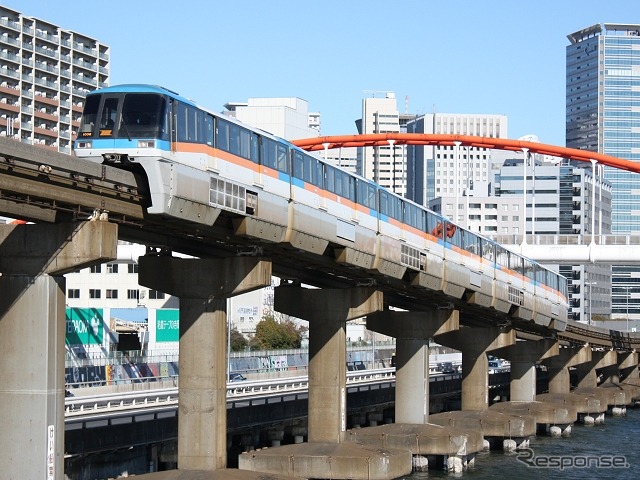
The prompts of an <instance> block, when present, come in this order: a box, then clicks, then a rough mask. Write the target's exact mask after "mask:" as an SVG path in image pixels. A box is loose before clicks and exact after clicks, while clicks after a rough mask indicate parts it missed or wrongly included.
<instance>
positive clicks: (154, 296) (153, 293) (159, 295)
mask: <svg viewBox="0 0 640 480" xmlns="http://www.w3.org/2000/svg"><path fill="white" fill-rule="evenodd" d="M163 298H164V293H163V292H159V291H157V290H149V299H151V300H160V299H163Z"/></svg>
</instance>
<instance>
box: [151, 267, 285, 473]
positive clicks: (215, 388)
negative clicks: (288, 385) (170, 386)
mask: <svg viewBox="0 0 640 480" xmlns="http://www.w3.org/2000/svg"><path fill="white" fill-rule="evenodd" d="M139 281H140V284H141V285H145V286H147V287H149V288H153V289H156V290H158V291H161V292H166V293H170V294H171V295H175V296H178V297H179V298H180V386H179V400H178V472H171V473H169V472H162V473H151V474H148V475H142V476H140V478H145V479H154V480H155V479H158V478H162V479H165V478H179V479H191V478H194V479H195V478H198V479H200V478H252V477H249V476H239V475H241V473H239V472H237V471H235V470H231V469H229V470H227V469H226V465H227V357H226V352H227V311H226V309H227V302H226V300H227V298H228V297H231V296H234V295H239V294H241V293H245V292H249V291H252V290H256V289H258V288H262V287H265V286H268V285H270V284H271V263H270V262H268V261H265V260H261V259H259V258H254V257H237V258H226V259H222V260H218V259H184V258H177V257H172V256H170V255H166V254H165V255H151V254H147V255H145V256H144V257H140V259H139ZM214 471H218V472H220V473H216V474H215V475H214V474H213V473H214ZM200 472H209V473H207V474H204V473H203V474H202V475H203V476H198V475H200ZM172 475H173V476H172ZM253 478H259V477H253ZM274 478H286V477H274Z"/></svg>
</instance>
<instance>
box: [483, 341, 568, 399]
mask: <svg viewBox="0 0 640 480" xmlns="http://www.w3.org/2000/svg"><path fill="white" fill-rule="evenodd" d="M558 352H559V344H558V342H556V341H554V340H548V339H542V340H537V341H533V340H522V341H518V342H517V343H516V344H515V345H511V346H509V347H505V348H502V349H499V350H496V351H494V354H495V355H496V356H498V357H500V358H505V359H507V360H509V361H510V362H511V386H510V394H511V395H510V397H511V398H510V399H511V401H512V402H533V401H535V399H536V365H537V364H538V363H539V362H540V361H542V360H544V359H545V358H549V357H553V356H555V355H558Z"/></svg>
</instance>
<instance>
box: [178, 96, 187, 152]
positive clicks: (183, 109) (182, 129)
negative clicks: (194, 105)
mask: <svg viewBox="0 0 640 480" xmlns="http://www.w3.org/2000/svg"><path fill="white" fill-rule="evenodd" d="M176 130H177V131H178V141H179V142H186V141H187V138H188V135H187V106H186V105H185V104H183V103H178V104H177V105H176Z"/></svg>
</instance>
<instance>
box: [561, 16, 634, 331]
mask: <svg viewBox="0 0 640 480" xmlns="http://www.w3.org/2000/svg"><path fill="white" fill-rule="evenodd" d="M567 38H568V39H569V42H570V44H569V45H568V46H567V48H566V62H567V63H566V82H567V83H566V144H567V146H568V147H572V148H579V149H582V150H590V151H594V152H599V153H604V154H607V155H612V156H615V157H619V158H623V159H626V160H632V161H636V162H637V161H640V25H638V24H611V23H605V24H602V25H601V24H596V25H593V26H591V27H587V28H584V29H582V30H579V31H577V32H575V33H572V34H570V35H568V36H567ZM603 174H604V178H605V180H606V181H607V182H608V183H610V184H611V186H612V219H611V230H612V233H615V234H620V235H624V234H631V233H634V234H637V233H639V232H640V196H639V195H637V192H638V190H639V189H640V176H639V175H638V174H636V173H629V172H624V171H622V170H616V169H613V168H608V167H605V168H604V170H603ZM612 299H613V306H612V314H611V316H612V317H613V318H620V317H623V316H625V315H629V314H630V315H632V316H633V317H636V318H637V317H638V315H639V314H640V308H638V305H639V303H638V302H640V269H638V268H635V267H633V268H630V267H613V272H612Z"/></svg>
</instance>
